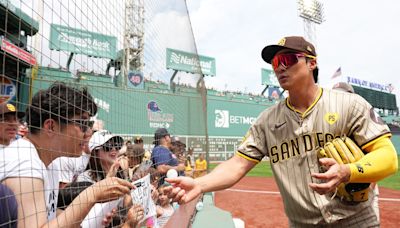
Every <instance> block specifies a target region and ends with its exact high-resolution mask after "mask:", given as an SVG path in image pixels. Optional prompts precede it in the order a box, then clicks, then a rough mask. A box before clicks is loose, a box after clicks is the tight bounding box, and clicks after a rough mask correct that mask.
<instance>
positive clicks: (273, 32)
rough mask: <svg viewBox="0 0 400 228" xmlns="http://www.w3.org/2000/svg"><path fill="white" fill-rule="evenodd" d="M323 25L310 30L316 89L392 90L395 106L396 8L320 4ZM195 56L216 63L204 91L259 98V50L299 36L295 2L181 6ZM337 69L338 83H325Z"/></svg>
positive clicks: (202, 1)
mask: <svg viewBox="0 0 400 228" xmlns="http://www.w3.org/2000/svg"><path fill="white" fill-rule="evenodd" d="M320 2H322V3H323V4H324V14H325V19H326V20H325V22H323V23H322V24H321V25H317V26H316V43H315V46H316V49H317V54H318V64H319V68H320V76H319V79H320V84H321V85H322V86H323V87H331V86H332V85H333V84H334V83H335V82H337V81H346V80H347V77H352V78H358V79H361V80H367V81H369V82H375V83H380V84H389V83H391V84H393V85H394V87H395V90H394V93H396V95H397V102H400V77H399V76H398V74H397V70H396V68H397V64H398V63H397V61H398V60H399V58H398V56H397V55H398V54H399V53H400V42H399V41H398V37H399V31H400V30H399V29H398V22H399V21H400V14H399V13H398V9H399V8H400V2H398V1H395V0H383V1H368V2H365V1H361V0H355V1H344V0H326V1H323V0H320ZM187 5H188V9H189V13H190V17H191V22H192V27H193V32H194V36H195V39H196V45H197V50H198V52H199V54H200V55H206V56H211V57H214V58H216V64H217V76H216V77H214V78H211V77H207V79H206V84H207V85H208V86H210V87H214V88H218V89H225V88H227V89H228V90H239V91H247V92H256V93H260V92H261V91H262V90H263V88H264V87H263V86H262V85H261V68H267V69H271V67H270V65H269V64H267V63H265V62H263V61H262V59H261V55H260V53H261V50H262V48H263V47H264V46H266V45H268V44H275V43H277V42H278V41H279V40H280V39H281V38H282V37H284V36H289V35H302V36H303V35H304V28H303V27H304V26H303V19H302V18H300V17H299V16H298V10H297V8H298V5H297V1H296V0H279V1H265V0H252V1H244V0H218V1H214V0H187ZM339 67H341V71H342V77H341V78H336V79H334V80H331V77H332V75H333V74H334V73H335V71H336V70H337V69H338V68H339Z"/></svg>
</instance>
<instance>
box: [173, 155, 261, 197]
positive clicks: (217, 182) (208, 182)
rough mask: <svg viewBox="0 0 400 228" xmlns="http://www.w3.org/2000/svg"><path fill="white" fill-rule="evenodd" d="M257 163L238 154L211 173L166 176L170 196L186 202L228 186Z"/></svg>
mask: <svg viewBox="0 0 400 228" xmlns="http://www.w3.org/2000/svg"><path fill="white" fill-rule="evenodd" d="M256 164H257V163H256V162H253V161H249V160H247V159H245V158H243V157H240V156H238V155H234V156H233V157H232V158H231V159H229V160H227V161H225V162H223V163H221V164H220V165H218V166H217V167H216V168H215V169H214V170H213V171H212V172H211V173H209V174H207V175H205V176H202V177H200V178H197V179H192V178H190V177H177V178H167V179H166V181H168V182H169V183H171V184H172V185H173V187H169V189H167V190H168V191H170V194H169V196H170V198H172V199H173V200H174V201H177V202H179V203H180V204H182V203H187V202H189V201H191V200H193V199H194V198H196V197H197V196H198V195H200V194H201V193H204V192H211V191H218V190H222V189H225V188H229V187H231V186H232V185H234V184H235V183H237V182H238V181H239V180H240V179H241V178H242V177H243V176H244V175H246V173H247V172H248V171H249V170H251V169H252V168H253V167H254V166H255V165H256Z"/></svg>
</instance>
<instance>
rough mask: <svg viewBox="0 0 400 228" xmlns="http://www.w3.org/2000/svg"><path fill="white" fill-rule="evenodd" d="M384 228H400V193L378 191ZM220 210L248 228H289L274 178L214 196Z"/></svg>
mask: <svg viewBox="0 0 400 228" xmlns="http://www.w3.org/2000/svg"><path fill="white" fill-rule="evenodd" d="M379 192H380V195H379V197H380V200H379V208H380V217H381V227H383V228H389V227H400V191H395V190H391V189H386V188H382V187H381V188H379ZM215 204H216V206H217V207H219V208H221V209H223V210H226V211H230V212H231V213H232V216H233V217H235V218H240V219H242V220H244V222H245V224H246V227H247V228H249V227H274V228H277V227H288V221H287V218H286V215H285V212H284V210H283V203H282V199H281V196H280V194H279V192H278V187H277V186H276V184H275V181H274V179H273V178H265V177H245V178H243V179H242V180H241V181H240V182H239V183H237V184H236V185H235V186H233V187H232V188H230V189H228V190H224V191H220V192H216V193H215Z"/></svg>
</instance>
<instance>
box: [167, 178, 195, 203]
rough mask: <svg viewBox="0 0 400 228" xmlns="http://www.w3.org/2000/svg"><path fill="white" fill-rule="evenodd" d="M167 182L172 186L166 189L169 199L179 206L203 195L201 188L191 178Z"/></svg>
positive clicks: (172, 179)
mask: <svg viewBox="0 0 400 228" xmlns="http://www.w3.org/2000/svg"><path fill="white" fill-rule="evenodd" d="M165 180H166V181H167V182H168V183H170V184H171V186H168V187H166V188H165V191H167V192H168V197H169V198H170V199H172V201H174V202H178V203H179V204H184V203H187V202H190V201H192V200H193V199H194V198H196V197H197V196H199V195H200V194H201V193H202V191H201V186H200V185H199V184H198V183H197V182H196V180H195V179H193V178H191V177H176V178H166V179H165Z"/></svg>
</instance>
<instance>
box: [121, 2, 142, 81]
mask: <svg viewBox="0 0 400 228" xmlns="http://www.w3.org/2000/svg"><path fill="white" fill-rule="evenodd" d="M143 36H144V3H143V0H126V2H125V28H124V54H125V56H124V57H125V58H124V63H123V64H124V65H123V66H124V67H123V69H124V71H125V72H124V74H123V75H124V76H125V77H124V78H125V79H126V76H127V74H128V73H129V71H132V70H135V71H139V72H143V66H144V63H143V50H144V37H143Z"/></svg>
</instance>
